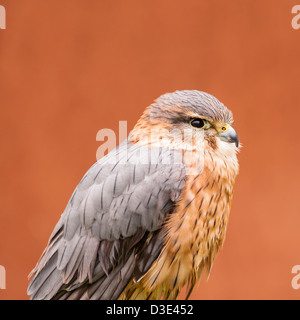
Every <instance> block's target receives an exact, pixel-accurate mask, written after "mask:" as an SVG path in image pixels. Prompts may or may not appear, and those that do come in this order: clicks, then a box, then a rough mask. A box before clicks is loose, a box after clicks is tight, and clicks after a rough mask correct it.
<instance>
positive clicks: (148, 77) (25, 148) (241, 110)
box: [0, 0, 300, 299]
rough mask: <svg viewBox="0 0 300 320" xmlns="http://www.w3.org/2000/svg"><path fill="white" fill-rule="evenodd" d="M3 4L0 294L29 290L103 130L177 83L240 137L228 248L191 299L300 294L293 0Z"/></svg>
mask: <svg viewBox="0 0 300 320" xmlns="http://www.w3.org/2000/svg"><path fill="white" fill-rule="evenodd" d="M0 4H1V5H4V6H5V8H6V12H7V29H6V30H0V107H1V115H0V128H1V135H0V141H1V157H0V165H1V167H0V170H1V172H0V176H1V178H0V179H1V186H0V203H1V205H0V208H1V209H0V210H1V212H0V265H3V266H4V267H5V268H6V272H7V284H6V285H7V289H6V290H0V299H27V296H26V288H27V285H28V281H27V275H28V274H29V272H30V270H31V269H32V268H33V267H34V265H35V263H36V262H37V259H38V258H39V256H40V254H41V252H42V250H43V249H44V247H45V245H46V243H47V240H48V237H49V236H50V233H51V231H52V229H53V227H54V225H55V224H56V222H57V221H58V218H59V216H60V214H61V213H62V211H63V210H64V208H65V206H66V204H67V201H68V200H69V197H70V196H71V194H72V192H73V190H74V188H75V187H76V185H77V183H78V182H79V181H80V179H81V178H82V176H83V174H84V173H85V172H86V170H87V169H88V168H89V167H90V166H91V165H92V164H93V162H94V161H95V160H96V151H97V148H98V147H99V146H100V142H99V141H96V134H97V132H98V130H100V129H102V128H111V129H114V130H118V123H119V121H120V120H127V121H128V129H129V130H130V129H132V127H133V125H134V124H135V122H136V121H137V119H138V118H139V116H140V115H141V113H142V111H143V110H144V108H145V107H146V106H147V105H148V104H150V103H151V102H152V101H153V100H154V99H155V98H156V97H158V96H159V95H161V94H162V93H165V92H170V91H174V90H178V89H198V90H202V91H206V92H209V93H211V94H213V95H215V96H216V97H217V98H219V99H220V100H221V101H222V102H224V103H225V104H226V105H227V106H228V107H229V108H230V109H231V110H232V111H233V113H234V116H235V127H236V129H237V131H238V134H239V137H240V140H241V141H242V143H243V145H244V147H243V149H242V152H241V153H240V155H239V160H240V167H241V170H240V175H239V176H238V179H237V183H236V191H235V196H234V201H233V207H232V211H231V217H230V222H229V227H228V232H227V238H226V241H225V246H224V248H223V250H222V251H221V253H220V254H219V255H218V257H217V259H216V261H215V264H214V266H213V269H212V273H211V276H210V279H209V281H208V282H206V281H205V280H204V279H202V281H201V283H200V286H199V287H198V288H197V290H195V291H194V293H193V294H192V296H191V298H192V299H288V298H291V299H299V297H300V290H299V291H297V290H294V289H293V288H292V286H291V280H292V278H293V275H292V273H291V269H292V267H293V266H294V265H297V264H300V236H299V228H300V210H299V197H300V194H299V191H300V190H299V178H300V172H299V157H300V148H299V139H300V133H299V125H298V122H299V117H300V109H299V94H300V86H299V71H300V70H299V62H300V61H299V59H300V30H294V29H293V28H292V26H291V20H292V17H293V15H292V13H291V10H292V7H293V6H294V5H295V4H297V2H296V1H288V0H281V1H279V0H277V1H275V0H264V1H254V0H244V1H240V0H231V1H217V0H143V1H140V0H123V1H121V0H116V1H110V0H105V1H104V0H101V1H100V0H89V1H85V0H51V1H50V0H48V1H40V0H26V1H17V0H16V1H9V0H6V1H5V0H1V1H0ZM298 4H300V3H298Z"/></svg>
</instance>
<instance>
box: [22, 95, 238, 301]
mask: <svg viewBox="0 0 300 320" xmlns="http://www.w3.org/2000/svg"><path fill="white" fill-rule="evenodd" d="M194 118H201V119H205V120H207V121H208V122H209V123H210V126H209V127H208V128H207V129H196V128H193V127H191V124H190V121H191V119H194ZM232 122H233V117H232V114H231V112H230V111H229V110H228V109H227V108H226V107H225V106H224V105H223V104H222V103H220V102H219V101H218V100H217V99H216V98H215V97H213V96H211V95H209V94H207V93H204V92H200V91H196V90H184V91H176V92H174V93H169V94H165V95H163V96H161V97H160V98H159V99H157V100H156V101H155V102H154V103H153V104H152V105H150V106H149V107H148V108H147V109H146V110H145V112H144V114H143V115H142V117H141V118H140V120H139V121H138V123H137V125H136V126H135V128H134V130H133V131H132V132H131V133H130V135H129V137H128V140H127V141H125V142H123V143H122V144H121V145H120V146H119V147H117V148H116V149H115V150H114V151H112V152H111V153H109V154H108V155H107V156H106V157H104V158H102V159H100V160H99V161H98V162H97V163H96V164H95V165H94V166H93V167H92V168H91V169H90V170H89V171H88V172H87V173H86V175H85V176H84V177H83V179H82V181H81V182H80V183H79V185H78V186H77V188H76V190H75V191H74V193H73V195H72V197H71V199H70V201H69V203H68V205H67V207H66V209H65V211H64V213H63V214H62V216H61V219H60V220H59V222H58V224H57V226H56V227H55V229H54V231H53V233H52V235H51V237H50V239H49V243H48V246H47V247H46V249H45V251H44V253H43V255H42V257H41V259H40V260H39V262H38V264H37V266H36V267H35V269H34V270H33V272H32V274H33V277H32V280H31V283H30V285H29V289H28V293H29V294H30V295H31V298H32V299H160V298H164V299H176V298H177V296H178V294H179V292H180V290H181V289H182V287H183V286H184V285H185V284H187V285H188V292H187V296H189V294H190V293H191V291H192V289H193V287H194V285H195V284H196V282H197V281H198V280H199V278H200V276H201V272H202V270H203V269H207V271H208V272H209V271H210V269H211V266H212V263H213V260H214V258H215V255H216V254H217V252H218V250H219V249H220V247H221V246H222V244H223V242H224V238H225V233H226V227H227V223H228V218H229V212H230V206H231V200H232V195H233V187H234V181H235V177H236V175H237V173H238V162H237V158H236V152H237V151H238V147H237V146H236V145H237V144H238V142H237V141H238V140H237V136H234V138H235V142H236V145H235V144H234V143H232V142H233V135H232V132H233V133H234V134H235V131H234V130H233V129H230V130H231V131H230V132H231V136H230V137H229V134H228V136H226V134H225V135H224V133H222V132H221V131H220V128H221V127H222V126H224V125H226V126H228V128H231V126H230V125H231V124H232ZM228 132H229V131H228Z"/></svg>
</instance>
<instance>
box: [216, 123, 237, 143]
mask: <svg viewBox="0 0 300 320" xmlns="http://www.w3.org/2000/svg"><path fill="white" fill-rule="evenodd" d="M218 137H219V138H220V139H221V140H223V141H226V142H229V143H235V145H236V147H238V146H239V137H238V135H237V133H236V132H235V130H234V129H233V128H232V127H231V126H230V127H229V129H228V130H227V131H226V132H222V133H219V134H218Z"/></svg>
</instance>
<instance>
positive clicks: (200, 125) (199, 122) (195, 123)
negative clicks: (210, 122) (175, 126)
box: [190, 119, 205, 129]
mask: <svg viewBox="0 0 300 320" xmlns="http://www.w3.org/2000/svg"><path fill="white" fill-rule="evenodd" d="M190 124H191V126H192V127H195V128H198V129H201V128H203V127H204V126H205V121H204V120H202V119H193V120H191V122H190Z"/></svg>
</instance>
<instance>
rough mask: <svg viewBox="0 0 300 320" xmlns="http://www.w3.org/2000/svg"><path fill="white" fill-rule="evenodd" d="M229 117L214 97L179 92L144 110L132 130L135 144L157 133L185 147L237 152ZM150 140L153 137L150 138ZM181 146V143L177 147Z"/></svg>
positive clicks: (225, 109) (159, 99)
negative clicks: (202, 147)
mask: <svg viewBox="0 0 300 320" xmlns="http://www.w3.org/2000/svg"><path fill="white" fill-rule="evenodd" d="M232 124H233V116H232V113H231V111H230V110H228V109H227V108H226V107H225V106H224V104H223V103H221V102H220V101H219V100H218V99H216V98H215V97H214V96H212V95H210V94H208V93H205V92H201V91H197V90H182V91H175V92H173V93H167V94H164V95H162V96H160V97H159V98H158V99H156V100H155V102H154V103H153V104H151V105H150V106H149V107H148V108H146V110H145V112H144V113H143V115H142V117H141V118H140V120H139V121H138V123H137V125H136V126H135V128H134V130H133V134H132V135H131V137H135V140H136V141H139V140H143V137H145V136H147V135H149V130H150V131H152V132H153V131H154V132H157V131H159V132H160V133H159V134H155V135H154V136H156V137H159V139H164V138H168V139H170V137H171V139H173V141H174V139H175V141H177V144H176V145H177V146H179V143H178V141H179V140H180V139H181V141H182V140H183V141H184V145H185V146H189V147H195V146H196V145H197V144H198V145H201V144H202V146H203V143H204V147H205V148H208V149H213V150H219V151H222V150H224V151H225V152H227V151H228V150H231V151H233V152H235V151H237V150H238V147H239V139H238V135H237V133H236V131H235V130H234V128H233V127H232ZM151 139H152V141H153V135H152V138H151ZM181 145H183V144H181Z"/></svg>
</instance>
